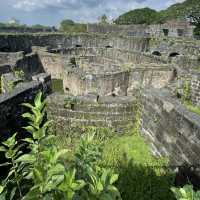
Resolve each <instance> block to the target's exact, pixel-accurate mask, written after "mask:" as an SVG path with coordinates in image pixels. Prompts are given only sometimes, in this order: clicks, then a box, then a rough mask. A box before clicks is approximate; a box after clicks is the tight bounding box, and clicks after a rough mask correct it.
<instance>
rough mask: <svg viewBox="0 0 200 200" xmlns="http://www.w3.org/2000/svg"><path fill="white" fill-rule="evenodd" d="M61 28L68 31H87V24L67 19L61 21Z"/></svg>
mask: <svg viewBox="0 0 200 200" xmlns="http://www.w3.org/2000/svg"><path fill="white" fill-rule="evenodd" d="M60 30H61V31H63V32H67V33H79V32H81V33H84V32H87V25H86V24H82V23H75V22H74V21H72V20H70V19H66V20H63V21H62V22H61V23H60Z"/></svg>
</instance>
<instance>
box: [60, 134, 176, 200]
mask: <svg viewBox="0 0 200 200" xmlns="http://www.w3.org/2000/svg"><path fill="white" fill-rule="evenodd" d="M112 134H113V133H112ZM112 134H111V135H112ZM111 135H109V137H108V138H107V139H106V140H105V143H104V148H103V158H102V160H100V161H99V162H100V165H101V166H103V167H106V168H112V169H113V170H114V171H116V172H117V173H118V174H119V180H118V182H117V187H118V188H119V190H120V193H121V195H122V199H123V200H174V195H173V193H172V192H171V190H170V188H171V187H172V186H173V183H174V173H172V172H171V171H170V170H169V168H168V167H167V166H168V159H167V158H156V157H154V156H153V155H152V153H151V152H150V150H149V146H148V145H147V144H146V142H145V140H144V139H143V137H141V136H140V135H139V134H138V133H135V131H132V133H126V134H124V135H122V136H118V135H117V133H115V134H114V135H112V136H111ZM63 138H64V137H63V136H61V137H60V138H59V141H58V145H61V146H62V147H65V148H66V147H67V148H68V149H70V151H69V153H68V155H67V157H68V158H67V159H68V161H69V162H70V161H73V159H74V151H75V149H76V147H77V146H78V143H79V141H80V137H79V138H77V137H76V138H72V139H69V138H68V139H67V138H66V139H65V140H64V139H63Z"/></svg>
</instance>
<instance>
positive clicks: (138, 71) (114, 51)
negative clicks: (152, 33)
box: [0, 34, 200, 165]
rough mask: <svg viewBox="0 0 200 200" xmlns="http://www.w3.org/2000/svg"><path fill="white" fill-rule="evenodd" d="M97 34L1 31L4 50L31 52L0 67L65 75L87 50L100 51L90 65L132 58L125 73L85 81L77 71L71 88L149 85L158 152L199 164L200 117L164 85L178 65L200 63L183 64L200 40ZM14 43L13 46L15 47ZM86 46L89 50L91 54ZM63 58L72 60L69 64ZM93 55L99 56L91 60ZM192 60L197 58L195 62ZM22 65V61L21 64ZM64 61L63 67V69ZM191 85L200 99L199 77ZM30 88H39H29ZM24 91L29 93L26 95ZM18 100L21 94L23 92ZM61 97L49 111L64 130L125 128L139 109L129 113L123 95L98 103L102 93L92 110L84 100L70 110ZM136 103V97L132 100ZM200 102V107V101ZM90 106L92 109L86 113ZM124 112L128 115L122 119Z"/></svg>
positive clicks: (150, 129) (145, 122)
mask: <svg viewBox="0 0 200 200" xmlns="http://www.w3.org/2000/svg"><path fill="white" fill-rule="evenodd" d="M91 37H92V38H89V36H86V35H83V36H63V35H60V34H56V35H52V36H49V35H44V36H41V35H32V36H31V35H25V36H24V38H22V36H20V35H19V36H17V37H16V38H14V37H13V36H11V35H8V36H6V37H5V36H2V35H1V36H0V50H1V51H4V53H5V52H6V51H11V52H13V53H14V52H15V51H21V50H25V53H28V54H26V55H24V56H23V57H22V58H20V59H19V60H18V59H17V60H16V58H15V56H16V55H15V53H14V54H13V55H11V54H10V55H8V56H6V58H5V60H4V61H2V63H1V65H0V72H1V73H5V72H7V71H9V70H12V69H11V68H12V66H11V64H6V63H7V62H9V63H10V61H11V60H13V61H14V66H18V67H19V68H20V66H21V67H22V68H23V69H27V73H26V74H28V72H30V76H32V75H35V74H37V73H39V72H40V70H39V69H42V70H44V71H47V72H50V73H52V76H53V77H55V78H57V77H61V74H63V71H62V70H63V68H65V67H68V66H66V65H68V61H69V59H70V57H71V56H75V57H78V56H79V55H80V54H83V55H84V53H86V54H85V55H87V52H90V53H92V54H95V55H96V58H95V57H94V56H93V57H88V58H86V63H87V62H91V63H92V64H93V63H95V62H97V63H98V59H99V57H101V56H102V57H103V58H104V60H102V63H100V64H109V65H111V64H112V60H115V61H116V63H114V64H117V65H119V66H120V67H121V65H122V64H124V63H125V62H128V63H129V64H130V63H131V62H132V63H134V64H133V65H132V66H131V67H133V69H131V70H128V71H126V70H124V72H119V73H116V74H115V73H113V74H107V75H106V74H104V75H103V76H100V75H99V74H97V75H96V76H94V77H95V78H94V79H90V78H91V77H90V76H88V78H89V79H88V80H87V79H85V80H84V77H83V79H81V78H80V77H82V76H80V74H78V73H72V74H71V75H70V76H68V78H71V80H70V79H68V80H67V83H66V84H64V86H66V87H67V86H68V85H69V84H70V83H71V84H72V83H73V84H74V85H72V86H71V87H72V88H73V89H74V90H75V92H76V93H77V94H83V93H82V92H83V91H86V90H87V91H88V93H92V92H99V90H98V88H99V87H100V86H102V85H104V87H102V88H103V89H102V91H100V93H102V94H103V95H104V94H108V93H109V92H111V93H112V92H113V91H115V88H117V86H119V85H120V86H123V87H122V88H123V89H122V91H123V93H122V95H135V90H137V89H138V87H141V86H143V87H144V88H143V87H142V89H145V90H144V93H143V98H142V100H143V101H142V105H143V108H144V110H143V112H142V133H143V135H144V136H145V137H146V138H147V140H148V141H149V142H150V144H151V145H152V150H153V152H154V153H155V154H156V155H169V156H170V159H171V161H172V163H173V164H175V165H179V164H183V163H184V162H186V163H189V164H197V163H196V162H195V161H196V160H197V159H196V158H197V157H198V153H199V152H200V149H199V148H198V146H197V144H199V130H200V127H199V116H197V115H195V114H193V113H191V112H189V111H187V110H186V108H185V107H184V106H182V105H180V103H179V102H178V101H177V100H175V99H174V97H171V96H170V95H169V94H168V93H167V92H162V90H160V88H163V87H166V86H167V85H168V84H169V83H170V82H171V80H172V79H173V78H174V77H173V76H174V71H173V70H174V68H175V67H177V68H181V67H182V70H183V71H185V68H187V67H186V66H190V65H192V66H190V67H194V66H193V64H191V63H196V61H198V60H197V59H196V58H195V57H194V58H191V59H190V60H188V62H183V60H181V57H184V58H185V59H186V60H187V58H189V57H191V55H192V53H193V55H195V56H197V55H199V49H198V45H199V44H198V43H196V44H195V43H194V42H191V41H183V40H180V41H178V40H171V39H169V40H168V39H167V40H164V39H163V38H160V39H158V40H157V41H155V40H152V39H151V40H150V39H149V38H143V39H142V38H140V39H138V38H128V39H126V38H117V39H116V37H113V38H109V37H107V36H101V37H99V36H94V35H93V36H91ZM12 43H13V45H11V44H12ZM32 45H34V46H41V47H42V48H43V52H42V51H41V49H40V48H39V50H37V51H36V52H33V53H31V49H32ZM76 45H78V46H82V47H83V48H82V47H80V48H76ZM84 45H86V47H88V48H87V49H84V47H85V46H84ZM108 46H109V47H108ZM81 48H82V49H81ZM44 49H46V50H44ZM52 49H54V50H53V52H56V51H57V50H59V49H63V50H64V51H63V52H65V53H63V54H62V52H61V53H49V52H50V51H51V50H52ZM86 50H87V52H85V51H86ZM156 50H159V51H160V52H161V53H162V55H161V56H155V55H151V53H152V52H153V51H156ZM175 50H176V52H177V53H179V52H180V53H179V54H180V56H177V57H175V58H171V59H170V58H169V59H168V57H169V55H170V53H173V52H174V51H175ZM66 52H67V53H66ZM69 52H70V53H69ZM9 56H10V58H11V59H10V58H9ZM86 57H87V56H86ZM34 59H36V60H35V61H34V63H35V62H37V66H36V65H35V66H34V67H33V65H32V64H31V62H32V61H33V60H34ZM63 59H64V60H65V62H66V63H65V62H63ZM87 59H94V60H89V61H88V60H87ZM95 59H96V60H95ZM106 59H108V60H106ZM192 59H193V60H194V62H193V61H191V60H192ZM16 63H18V64H17V65H16ZM23 63H25V64H23ZM176 63H179V64H176ZM185 63H187V64H185ZM197 64H198V62H197ZM61 65H63V66H62V67H60V66H61ZM195 65H196V64H195ZM38 66H41V67H42V68H40V67H39V68H37V67H38ZM29 67H31V68H29ZM58 67H59V68H58ZM129 67H130V66H129ZM36 68H37V70H36V71H34V70H33V69H36ZM55 69H56V70H55ZM38 70H39V71H38ZM34 72H35V74H34ZM66 72H67V71H66V70H64V73H66ZM120 73H121V74H120ZM178 73H179V71H178ZM65 77H67V76H65ZM104 78H105V79H104ZM36 79H37V78H36ZM37 80H38V79H37ZM91 80H92V81H91ZM105 80H106V81H105ZM33 82H34V81H33ZM36 82H38V81H36ZM30 83H32V81H31V82H28V83H26V84H27V85H29V86H30ZM75 83H76V84H75ZM36 85H37V84H36ZM47 85H49V84H47ZM191 85H192V91H191V93H192V98H193V101H194V102H197V101H199V94H198V92H197V90H199V80H196V79H194V81H193V82H192V84H191ZM146 86H148V87H150V88H151V89H150V88H149V92H148V91H147V90H146V89H147V88H146ZM152 86H153V87H155V88H159V90H156V89H152ZM19 90H20V89H17V90H16V91H19ZM37 90H38V88H37ZM27 91H33V90H32V89H30V90H29V89H28V90H27ZM34 91H35V90H34ZM35 92H36V91H35ZM75 92H74V93H75ZM27 93H29V92H27ZM20 94H21V92H20ZM20 94H19V95H20ZM22 94H23V92H22ZM23 95H24V97H26V95H25V94H23ZM28 96H29V95H28ZM32 97H33V96H31V95H30V98H32ZM16 98H18V95H17V97H16ZM20 98H21V97H20ZM59 98H61V101H62V103H61V104H59V101H58V99H57V98H54V97H51V100H50V102H49V105H51V106H52V107H51V106H50V111H49V115H50V117H52V118H53V116H54V119H55V118H57V121H56V123H57V124H58V123H60V124H61V126H62V128H64V129H65V128H66V127H67V126H68V127H69V124H70V125H75V124H77V125H97V124H98V125H99V126H101V125H103V126H105V125H106V126H108V127H112V126H117V125H118V124H119V125H120V123H121V125H122V127H125V126H127V125H128V124H129V122H131V121H133V119H134V110H133V111H132V110H131V113H130V112H128V110H129V111H130V107H129V106H128V104H126V102H127V101H128V102H129V100H127V99H126V100H125V102H124V105H123V106H122V105H121V103H120V102H122V99H120V97H116V98H114V99H119V102H118V103H113V101H114V99H112V101H111V102H107V103H106V102H101V101H100V103H98V102H97V95H94V97H92V98H94V99H96V100H94V102H92V103H91V106H89V108H88V107H87V106H88V105H86V104H85V103H83V104H77V105H75V106H74V105H73V109H74V110H72V109H64V108H63V107H65V96H62V97H59ZM124 98H125V97H124ZM127 98H129V97H127ZM9 99H10V98H8V99H7V100H6V98H5V101H2V105H3V106H5V107H6V106H8V107H9V105H7V104H6V102H7V101H8V102H9ZM11 99H12V100H13V99H14V100H13V102H15V103H17V102H18V101H15V97H11ZM27 99H28V97H27ZM11 102H12V101H11ZM131 102H133V101H132V100H131ZM9 104H10V105H14V103H10V102H9ZM57 104H59V105H58V107H56V106H55V105H57ZM98 104H99V105H98ZM196 104H197V105H199V104H198V103H196ZM120 106H121V107H120ZM112 107H115V108H116V109H120V108H122V110H123V111H122V110H121V111H120V112H118V113H117V114H116V113H115V112H114V110H113V111H112V112H110V113H108V112H106V111H107V110H109V109H110V108H112ZM51 108H53V109H51ZM54 108H56V109H54ZM11 109H13V110H14V108H10V110H8V112H7V113H10V112H11ZM84 109H89V110H88V111H86V110H84ZM98 109H102V110H101V111H100V112H99V113H96V112H95V111H96V110H98ZM110 111H111V110H110ZM4 112H5V111H4ZM14 112H15V113H17V112H16V110H14ZM123 112H125V113H123ZM11 114H12V113H11ZM109 114H110V115H109ZM18 116H19V115H18ZM57 116H58V117H57ZM122 116H125V117H124V118H123V119H122ZM67 118H69V120H67V121H66V119H67ZM16 119H17V118H16ZM104 119H106V120H104ZM166 119H167V120H166ZM14 120H15V119H13V121H14ZM55 120H56V119H55ZM112 122H113V123H112ZM9 123H10V122H9ZM185 144H187V145H185ZM184 145H185V146H184ZM189 147H191V149H189ZM177 152H178V153H177ZM195 159H196V160H195Z"/></svg>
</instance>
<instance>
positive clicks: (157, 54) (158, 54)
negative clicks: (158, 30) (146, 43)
mask: <svg viewBox="0 0 200 200" xmlns="http://www.w3.org/2000/svg"><path fill="white" fill-rule="evenodd" d="M152 55H155V56H162V54H161V53H160V52H159V51H154V52H153V53H152Z"/></svg>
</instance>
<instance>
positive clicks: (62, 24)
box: [60, 19, 75, 31]
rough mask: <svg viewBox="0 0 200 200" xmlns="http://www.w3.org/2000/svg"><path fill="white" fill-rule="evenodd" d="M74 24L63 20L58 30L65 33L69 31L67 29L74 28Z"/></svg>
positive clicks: (69, 20)
mask: <svg viewBox="0 0 200 200" xmlns="http://www.w3.org/2000/svg"><path fill="white" fill-rule="evenodd" d="M74 25H75V22H74V21H73V20H71V19H65V20H63V21H62V22H61V23H60V29H61V30H62V31H66V30H68V29H69V27H71V26H74Z"/></svg>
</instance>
